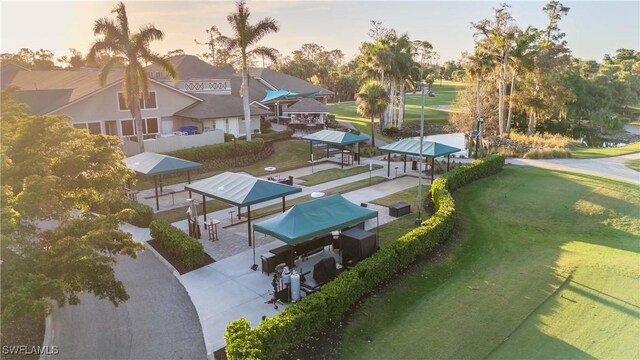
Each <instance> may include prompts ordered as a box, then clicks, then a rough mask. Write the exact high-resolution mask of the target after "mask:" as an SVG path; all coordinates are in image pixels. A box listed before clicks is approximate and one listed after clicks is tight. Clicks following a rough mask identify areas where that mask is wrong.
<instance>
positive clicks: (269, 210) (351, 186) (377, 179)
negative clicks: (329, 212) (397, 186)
mask: <svg viewBox="0 0 640 360" xmlns="http://www.w3.org/2000/svg"><path fill="white" fill-rule="evenodd" d="M387 180H389V179H387V178H386V177H382V176H374V177H372V178H371V185H375V184H379V183H381V182H385V181H387ZM367 186H369V179H364V180H358V181H354V182H351V183H348V184H344V185H340V186H336V187H334V188H331V189H327V190H323V191H322V192H323V193H324V194H325V196H329V195H333V194H337V193H340V194H344V193H347V192H349V191H354V190H358V189H362V188H365V187H367ZM309 200H313V198H312V197H311V196H309V195H305V196H300V197H297V198H294V199H291V200H287V202H286V206H287V208H290V207H292V206H293V205H296V204H299V203H301V202H305V201H309ZM207 209H208V208H207ZM281 210H282V204H281V203H278V204H273V205H269V206H265V207H263V208H260V209H256V210H254V211H251V217H252V218H258V217H261V216H265V215H269V214H273V213H274V212H278V211H281ZM243 214H245V213H243Z"/></svg>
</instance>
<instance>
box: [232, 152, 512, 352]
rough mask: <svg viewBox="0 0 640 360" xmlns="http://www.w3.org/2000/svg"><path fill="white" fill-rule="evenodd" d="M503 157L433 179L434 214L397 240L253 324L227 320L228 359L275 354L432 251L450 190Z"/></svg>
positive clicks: (446, 226) (490, 170) (449, 210)
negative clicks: (312, 291) (270, 315)
mask: <svg viewBox="0 0 640 360" xmlns="http://www.w3.org/2000/svg"><path fill="white" fill-rule="evenodd" d="M503 166H504V157H502V156H499V155H492V156H489V157H487V158H485V159H481V160H476V161H474V162H473V163H471V164H469V165H467V166H464V167H461V168H457V169H455V170H453V171H451V172H449V173H448V174H446V175H445V176H443V177H440V178H438V179H436V180H434V182H433V184H432V186H431V192H430V195H431V200H432V201H433V203H434V206H435V213H434V215H433V216H431V217H430V218H428V219H426V220H425V221H423V222H422V224H421V225H420V226H418V227H417V228H415V229H412V230H411V231H409V232H408V233H406V234H405V235H403V236H402V237H401V238H399V239H398V240H397V241H396V242H394V243H392V244H391V245H389V246H387V247H385V248H382V249H380V251H378V252H376V253H375V254H374V255H373V256H371V257H369V258H367V259H365V260H363V261H361V262H359V263H358V264H357V265H356V266H355V267H353V268H352V269H351V270H349V271H346V272H343V273H342V274H340V275H339V276H338V277H337V278H336V279H334V280H333V281H331V282H329V283H328V284H326V285H324V286H323V287H322V288H321V289H320V290H319V291H317V292H315V293H313V294H310V295H308V296H306V297H304V298H303V299H302V300H301V301H300V302H298V303H296V304H292V305H291V306H289V307H287V308H286V309H285V310H284V311H282V312H281V313H279V314H277V315H276V316H273V317H270V318H266V319H265V320H263V321H262V322H261V323H260V324H259V325H258V326H256V327H255V328H254V329H251V327H250V325H249V323H248V322H247V320H246V319H243V318H242V319H238V320H236V321H233V322H231V323H229V325H228V326H227V329H226V332H225V335H224V337H225V341H226V344H227V347H226V353H227V357H228V358H229V359H277V358H280V357H281V356H282V355H283V354H284V353H285V352H286V351H287V350H290V349H292V348H294V347H295V346H297V345H299V344H301V343H302V342H304V341H305V340H306V339H308V338H309V336H311V335H312V334H313V333H315V332H317V331H319V330H321V329H323V328H324V327H326V326H327V325H329V324H330V323H333V322H336V321H338V320H340V319H341V318H342V316H343V315H344V314H345V313H346V312H347V311H348V310H349V308H350V307H351V306H353V305H354V304H355V303H356V302H357V301H358V300H360V299H361V298H362V297H363V296H365V295H366V294H368V293H370V292H372V291H373V290H374V289H376V288H377V287H378V286H380V285H381V284H383V283H384V282H386V281H388V280H389V279H390V278H392V277H393V276H395V275H396V274H398V273H399V272H400V271H402V270H404V269H406V268H407V267H408V266H409V265H411V264H412V263H413V262H414V261H416V260H417V259H418V258H419V257H422V256H424V255H425V254H427V253H429V252H430V251H432V250H434V249H435V248H436V247H437V246H438V245H439V244H440V243H441V242H442V241H443V240H445V239H446V238H447V237H448V236H449V234H450V233H451V231H452V229H453V226H454V221H455V203H454V200H453V197H452V196H451V192H453V191H455V190H456V189H458V188H460V187H461V186H464V185H465V184H468V183H470V182H472V181H474V180H477V179H480V178H482V177H485V176H489V175H492V174H495V173H497V172H498V171H500V169H502V167H503Z"/></svg>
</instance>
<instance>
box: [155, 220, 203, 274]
mask: <svg viewBox="0 0 640 360" xmlns="http://www.w3.org/2000/svg"><path fill="white" fill-rule="evenodd" d="M150 228H151V237H153V238H154V239H156V240H157V241H158V243H160V245H161V246H162V247H163V248H164V249H165V250H167V251H168V252H169V253H171V254H172V255H174V256H176V257H177V258H179V259H180V260H181V261H182V262H183V263H184V264H185V266H186V267H188V268H189V269H193V268H195V267H197V266H199V265H202V263H204V248H203V247H202V244H201V243H200V241H198V240H196V239H194V238H192V237H191V236H189V235H187V234H185V233H184V231H182V230H180V229H178V228H177V227H175V226H173V225H171V224H169V223H168V222H166V221H164V220H160V219H155V220H153V221H152V222H151V226H150Z"/></svg>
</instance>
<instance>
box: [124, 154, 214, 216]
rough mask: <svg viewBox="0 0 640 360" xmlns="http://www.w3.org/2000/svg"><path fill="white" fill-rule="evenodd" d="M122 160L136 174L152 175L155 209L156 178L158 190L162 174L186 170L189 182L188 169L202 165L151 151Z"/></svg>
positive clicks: (157, 207) (158, 207)
mask: <svg viewBox="0 0 640 360" xmlns="http://www.w3.org/2000/svg"><path fill="white" fill-rule="evenodd" d="M122 162H124V163H125V165H127V167H129V169H131V170H133V171H135V172H137V173H138V174H142V175H146V176H153V180H154V185H155V190H156V210H160V202H159V200H158V178H159V179H160V191H162V175H165V174H172V173H177V172H181V171H186V172H187V181H188V182H189V183H191V173H190V170H195V169H199V168H201V167H203V166H204V165H202V164H200V163H197V162H193V161H189V160H184V159H179V158H176V157H173V156H168V155H162V154H156V153H152V152H143V153H142V154H138V155H134V156H131V157H128V158H126V159H124V160H122Z"/></svg>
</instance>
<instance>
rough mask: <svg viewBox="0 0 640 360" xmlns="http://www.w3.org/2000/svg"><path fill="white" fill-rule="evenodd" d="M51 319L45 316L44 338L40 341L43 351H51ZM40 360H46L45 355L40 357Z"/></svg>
mask: <svg viewBox="0 0 640 360" xmlns="http://www.w3.org/2000/svg"><path fill="white" fill-rule="evenodd" d="M52 322H53V318H52V317H51V315H49V316H47V317H46V318H45V319H44V338H43V339H42V348H43V349H51V347H52V346H53V345H54V344H53V326H52ZM39 359H40V360H46V359H47V356H46V355H45V354H42V355H40V358H39Z"/></svg>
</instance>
